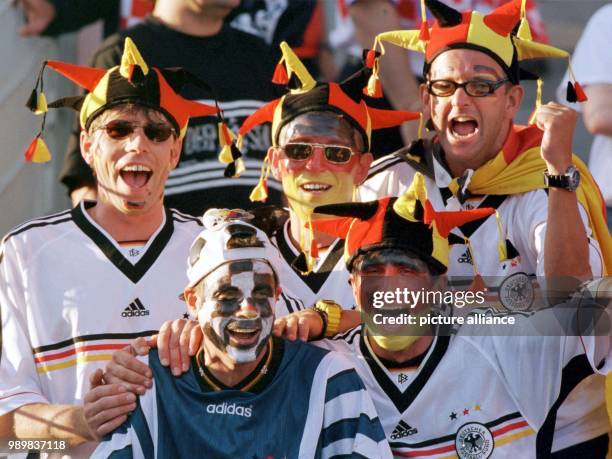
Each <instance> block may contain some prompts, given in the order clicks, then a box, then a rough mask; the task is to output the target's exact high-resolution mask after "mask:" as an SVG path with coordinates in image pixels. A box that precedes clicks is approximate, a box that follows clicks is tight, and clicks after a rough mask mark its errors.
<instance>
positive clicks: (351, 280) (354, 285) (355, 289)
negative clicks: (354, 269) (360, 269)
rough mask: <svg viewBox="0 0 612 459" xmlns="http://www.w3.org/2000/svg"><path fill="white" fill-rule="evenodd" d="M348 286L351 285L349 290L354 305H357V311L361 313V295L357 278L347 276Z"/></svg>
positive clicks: (351, 275)
mask: <svg viewBox="0 0 612 459" xmlns="http://www.w3.org/2000/svg"><path fill="white" fill-rule="evenodd" d="M349 284H350V285H351V289H352V290H353V299H354V300H355V304H356V305H357V310H359V311H361V295H360V293H359V292H360V290H361V289H360V287H359V286H360V282H359V279H358V276H355V275H354V274H350V275H349Z"/></svg>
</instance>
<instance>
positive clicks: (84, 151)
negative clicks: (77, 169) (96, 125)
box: [79, 129, 93, 169]
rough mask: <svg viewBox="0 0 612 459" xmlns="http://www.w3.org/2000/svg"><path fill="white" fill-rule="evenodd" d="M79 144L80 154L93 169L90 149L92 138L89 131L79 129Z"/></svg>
mask: <svg viewBox="0 0 612 459" xmlns="http://www.w3.org/2000/svg"><path fill="white" fill-rule="evenodd" d="M79 141H80V144H81V156H82V157H83V159H84V160H85V162H86V163H87V164H88V165H89V167H91V168H92V169H93V151H92V145H91V144H92V139H91V136H90V135H89V133H88V132H87V131H86V130H85V129H82V130H81V135H80V138H79Z"/></svg>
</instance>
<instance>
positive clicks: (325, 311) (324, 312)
mask: <svg viewBox="0 0 612 459" xmlns="http://www.w3.org/2000/svg"><path fill="white" fill-rule="evenodd" d="M313 309H314V310H315V311H317V312H318V313H319V314H321V317H322V319H323V332H322V333H321V335H322V336H323V337H325V338H329V337H330V336H334V335H335V334H336V333H338V327H340V317H341V316H342V308H341V307H340V305H339V304H336V303H334V302H333V301H331V300H319V301H317V302H316V303H315V305H314V306H313Z"/></svg>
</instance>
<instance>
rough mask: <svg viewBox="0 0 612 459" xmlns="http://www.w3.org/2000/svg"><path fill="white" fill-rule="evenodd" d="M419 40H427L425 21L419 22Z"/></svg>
mask: <svg viewBox="0 0 612 459" xmlns="http://www.w3.org/2000/svg"><path fill="white" fill-rule="evenodd" d="M419 40H423V41H428V40H429V26H428V25H427V21H422V22H421V31H420V32H419Z"/></svg>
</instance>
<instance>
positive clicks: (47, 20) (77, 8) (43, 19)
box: [20, 0, 155, 37]
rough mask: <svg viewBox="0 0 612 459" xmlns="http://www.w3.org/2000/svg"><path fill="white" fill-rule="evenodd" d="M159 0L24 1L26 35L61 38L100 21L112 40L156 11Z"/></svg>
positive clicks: (22, 0) (23, 28) (105, 32)
mask: <svg viewBox="0 0 612 459" xmlns="http://www.w3.org/2000/svg"><path fill="white" fill-rule="evenodd" d="M154 2H155V0H96V1H95V2H91V1H89V0H21V3H22V4H23V9H24V13H25V16H26V24H25V25H24V26H23V27H22V28H21V30H20V33H21V34H22V35H24V36H29V35H39V34H40V35H47V36H51V37H54V36H57V35H60V34H62V33H66V32H74V31H75V30H79V29H80V28H81V27H84V26H86V25H88V24H91V23H92V22H95V21H97V20H99V19H102V20H103V21H104V36H105V37H108V36H109V35H112V34H114V33H116V32H118V31H119V28H122V29H124V28H126V27H129V26H132V25H134V24H135V23H136V22H139V21H140V20H142V18H144V16H146V15H147V14H148V13H150V12H152V11H153V6H154Z"/></svg>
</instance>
